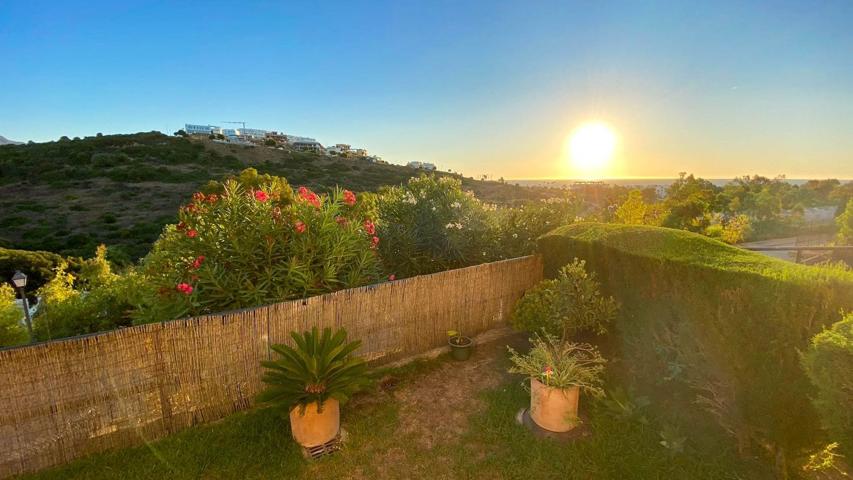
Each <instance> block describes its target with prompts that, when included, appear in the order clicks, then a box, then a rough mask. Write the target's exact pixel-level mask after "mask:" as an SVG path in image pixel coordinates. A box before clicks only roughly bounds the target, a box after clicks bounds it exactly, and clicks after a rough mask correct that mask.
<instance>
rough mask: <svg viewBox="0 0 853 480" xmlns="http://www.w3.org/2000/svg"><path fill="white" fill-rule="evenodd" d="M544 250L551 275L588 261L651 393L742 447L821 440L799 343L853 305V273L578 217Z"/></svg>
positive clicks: (628, 360)
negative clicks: (703, 414) (699, 409)
mask: <svg viewBox="0 0 853 480" xmlns="http://www.w3.org/2000/svg"><path fill="white" fill-rule="evenodd" d="M539 246H540V250H541V252H542V253H543V255H544V260H545V268H546V273H547V274H548V275H555V274H556V273H557V271H558V269H559V268H560V267H561V266H562V265H565V264H566V262H568V261H570V260H571V259H572V258H574V257H579V258H582V259H584V260H586V262H587V266H588V268H590V270H591V271H595V272H596V273H598V275H599V278H601V279H602V282H603V283H602V287H603V289H604V291H605V292H607V293H610V294H612V295H614V296H615V297H616V298H617V300H619V301H620V303H621V305H622V307H621V308H620V312H619V314H618V315H617V317H616V321H615V322H614V329H615V331H616V337H615V338H613V340H614V342H615V343H616V347H617V348H619V349H620V350H621V357H622V358H623V359H624V365H625V366H626V368H628V369H630V377H629V378H633V379H634V380H635V381H636V382H637V383H638V386H639V387H641V388H642V389H643V390H644V393H646V394H648V395H650V396H652V395H653V394H657V397H656V401H658V402H662V403H665V404H666V405H667V406H668V407H669V408H670V410H672V411H684V412H686V414H688V415H691V413H690V412H695V409H696V405H701V406H703V407H704V408H705V409H706V410H707V411H708V412H710V413H712V414H713V415H714V416H715V417H716V418H717V419H718V423H719V424H720V425H721V426H722V427H723V428H724V429H726V430H727V431H728V432H729V433H731V434H733V435H735V436H736V437H737V439H738V444H739V447H741V449H743V450H745V449H746V448H747V447H748V446H749V445H750V443H751V442H750V440H754V441H755V443H758V444H760V445H765V446H768V445H769V446H771V447H772V449H773V454H775V455H776V457H777V458H785V457H786V456H787V458H788V459H791V458H794V457H796V456H797V455H799V454H801V453H803V452H804V450H805V449H808V448H812V447H814V446H815V442H816V440H817V439H818V438H819V437H820V435H821V433H820V428H819V422H818V416H817V413H816V411H815V409H814V408H813V406H812V405H811V403H810V402H809V394H810V392H811V386H810V382H809V380H808V378H807V377H806V376H805V374H804V372H803V370H802V368H801V366H800V359H799V356H798V353H797V351H798V349H805V348H806V347H807V346H808V344H809V341H810V339H811V336H812V335H814V334H815V333H817V332H818V331H820V329H821V327H822V326H826V325H829V324H831V323H832V322H833V321H834V319H835V318H837V317H836V316H837V312H838V311H839V309H842V308H843V309H851V308H853V273H850V272H844V271H842V270H840V269H819V268H815V267H807V266H803V265H796V264H791V263H787V262H784V261H781V260H777V259H773V258H770V257H765V256H762V255H760V254H756V253H753V252H749V251H745V250H742V249H739V248H736V247H732V246H728V245H726V244H724V243H721V242H718V241H715V240H712V239H709V238H707V237H704V236H701V235H696V234H692V233H689V232H685V231H680V230H671V229H665V228H659V227H647V226H625V225H608V224H593V223H584V224H576V225H570V226H567V227H563V228H560V229H557V230H555V231H553V232H551V233H549V234H548V235H545V236H544V237H542V238H541V239H540V242H539ZM662 391H665V392H666V395H665V396H662V395H660V392H662ZM681 391H686V392H689V395H688V396H686V397H684V398H682V397H681V396H679V395H677V394H676V392H681ZM696 414H697V415H698V413H696ZM688 426H689V425H688Z"/></svg>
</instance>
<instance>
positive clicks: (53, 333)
mask: <svg viewBox="0 0 853 480" xmlns="http://www.w3.org/2000/svg"><path fill="white" fill-rule="evenodd" d="M106 256H107V249H106V248H105V247H104V246H103V245H101V246H100V247H98V248H97V250H96V254H95V256H94V257H93V258H90V259H86V260H84V261H83V262H82V263H81V265H80V271H79V274H78V275H76V276H75V275H72V274H70V273H68V272H67V270H66V265H65V264H60V265H59V267H57V269H56V273H55V276H54V277H53V279H51V280H50V281H49V282H48V283H46V284H45V285H44V286H43V287H42V288H40V289H39V291H38V292H39V296H40V297H41V303H40V305H39V309H38V312H37V314H36V316H35V318H34V319H33V330H34V334H35V337H36V339H38V340H51V339H55V338H64V337H71V336H75V335H83V334H87V333H96V332H100V331H104V330H113V329H116V328H118V327H122V326H128V325H130V324H131V318H130V312H131V311H132V310H133V309H134V308H135V304H136V303H137V302H138V300H137V296H138V292H139V291H140V289H141V286H142V279H141V278H140V277H139V276H138V275H137V274H136V273H135V272H133V271H129V272H126V273H125V274H124V275H116V274H115V273H113V272H112V270H111V268H110V265H109V262H107V259H106Z"/></svg>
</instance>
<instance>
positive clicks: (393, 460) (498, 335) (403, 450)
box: [350, 328, 527, 480]
mask: <svg viewBox="0 0 853 480" xmlns="http://www.w3.org/2000/svg"><path fill="white" fill-rule="evenodd" d="M526 344H527V339H526V337H525V336H524V335H523V334H518V333H515V332H513V331H512V330H510V329H508V328H507V329H501V330H495V331H491V332H489V333H488V334H487V336H486V337H485V338H482V337H481V338H478V339H477V341H476V347H475V351H474V352H473V355H472V356H471V358H470V359H469V360H468V361H465V362H455V361H453V360H450V359H444V360H438V362H439V363H438V364H437V365H436V366H435V368H432V369H429V370H428V371H427V372H425V373H422V374H416V376H415V377H414V378H412V379H411V380H410V381H405V382H403V383H401V384H400V385H399V386H396V387H392V388H390V391H388V392H387V394H388V395H389V396H390V397H392V398H393V399H394V401H395V402H396V403H397V405H398V408H399V415H398V419H399V421H398V423H397V425H396V426H395V428H394V432H393V434H392V435H391V436H392V437H393V441H391V442H389V443H388V444H387V445H386V446H385V447H386V448H384V449H383V450H382V451H381V453H379V454H378V455H377V456H376V457H375V458H374V462H375V463H374V465H378V466H379V467H378V468H376V469H375V470H374V469H370V468H368V469H367V470H372V472H371V473H370V474H366V472H365V469H363V467H362V466H359V467H356V468H355V469H354V470H353V471H351V472H350V478H353V479H369V480H380V479H383V480H384V479H402V478H406V479H410V478H411V479H415V478H429V479H445V478H446V479H451V478H455V474H456V472H455V471H454V458H453V452H454V451H455V450H456V449H457V448H458V445H459V442H460V441H461V438H462V437H463V435H464V434H465V432H466V431H467V430H468V428H469V418H470V416H471V415H473V414H475V413H477V412H480V411H482V409H483V408H485V405H484V403H483V400H481V398H480V392H483V391H484V390H488V389H491V388H495V387H497V386H499V385H501V384H502V383H505V382H506V381H507V380H508V379H509V378H510V376H509V374H508V373H507V372H506V369H507V366H508V361H507V349H506V346H507V345H511V346H512V347H513V348H515V349H517V350H523V349H524V348H525V347H526Z"/></svg>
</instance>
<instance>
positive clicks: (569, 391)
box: [530, 378, 580, 432]
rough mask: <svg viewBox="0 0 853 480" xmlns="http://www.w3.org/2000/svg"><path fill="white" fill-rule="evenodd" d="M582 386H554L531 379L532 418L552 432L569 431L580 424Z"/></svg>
mask: <svg viewBox="0 0 853 480" xmlns="http://www.w3.org/2000/svg"><path fill="white" fill-rule="evenodd" d="M579 395H580V388H578V387H569V388H554V387H549V386H547V385H545V384H544V383H542V382H540V381H539V380H537V379H535V378H531V379H530V418H532V419H533V421H534V422H536V425H539V426H540V427H542V428H544V429H545V430H550V431H552V432H568V431H569V430H571V429H573V428H575V427H576V426H577V425H578V397H579Z"/></svg>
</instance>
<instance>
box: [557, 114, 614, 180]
mask: <svg viewBox="0 0 853 480" xmlns="http://www.w3.org/2000/svg"><path fill="white" fill-rule="evenodd" d="M567 150H568V152H567V153H568V156H569V161H570V162H571V167H572V168H571V170H572V175H573V176H575V177H577V178H584V179H592V178H601V177H602V176H603V175H604V174H605V173H606V172H607V170H608V167H609V166H610V161H611V159H612V158H613V153H614V152H615V151H616V134H615V133H613V130H612V129H611V128H610V127H609V126H607V124H605V123H602V122H589V123H584V124H583V125H581V126H580V127H578V128H577V129H576V130H575V131H574V132H572V134H571V135H570V136H569V138H568V140H567Z"/></svg>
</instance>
